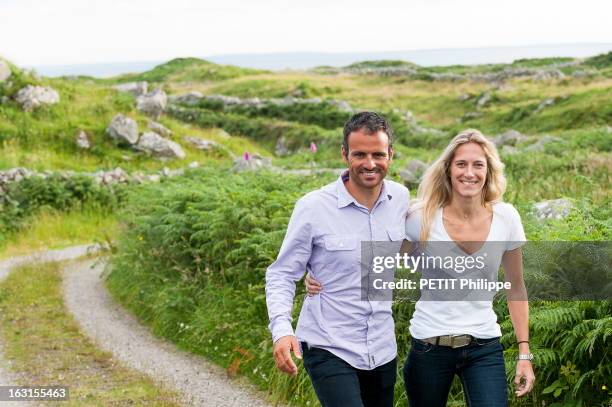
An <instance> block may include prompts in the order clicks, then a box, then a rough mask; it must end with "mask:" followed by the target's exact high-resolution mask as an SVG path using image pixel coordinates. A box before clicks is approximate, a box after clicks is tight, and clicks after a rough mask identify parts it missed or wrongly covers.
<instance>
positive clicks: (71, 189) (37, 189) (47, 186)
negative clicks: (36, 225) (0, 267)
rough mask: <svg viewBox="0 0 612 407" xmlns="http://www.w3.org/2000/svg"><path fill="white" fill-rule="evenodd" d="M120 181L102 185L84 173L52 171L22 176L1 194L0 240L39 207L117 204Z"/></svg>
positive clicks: (121, 196)
mask: <svg viewBox="0 0 612 407" xmlns="http://www.w3.org/2000/svg"><path fill="white" fill-rule="evenodd" d="M125 196H126V189H125V187H124V186H123V185H114V186H103V185H98V184H96V183H95V182H94V180H93V178H91V177H86V176H80V175H78V176H73V177H69V178H66V177H62V176H60V175H57V174H55V175H51V176H49V177H48V178H46V179H43V178H41V177H30V178H25V179H23V180H21V181H19V182H13V183H11V184H8V187H6V192H5V194H4V195H0V242H1V241H3V240H4V239H5V238H6V235H7V234H9V233H11V232H15V231H17V230H19V228H20V227H21V226H22V225H23V223H24V221H25V220H26V219H27V218H28V217H30V216H32V215H33V214H35V213H36V211H38V210H39V209H41V208H52V209H57V210H65V211H68V210H70V209H74V208H80V207H83V206H86V205H96V206H100V207H103V208H110V209H113V208H117V207H119V205H120V204H121V203H122V202H123V201H124V200H125Z"/></svg>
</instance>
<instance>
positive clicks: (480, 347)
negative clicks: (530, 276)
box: [306, 130, 535, 407]
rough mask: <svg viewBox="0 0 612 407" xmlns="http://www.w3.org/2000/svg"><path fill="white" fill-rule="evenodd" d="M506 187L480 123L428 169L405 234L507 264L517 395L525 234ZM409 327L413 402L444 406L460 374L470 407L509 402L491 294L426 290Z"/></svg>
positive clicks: (522, 352) (522, 350)
mask: <svg viewBox="0 0 612 407" xmlns="http://www.w3.org/2000/svg"><path fill="white" fill-rule="evenodd" d="M505 186H506V181H505V178H504V175H503V164H502V163H501V161H500V159H499V155H498V153H497V150H496V148H495V145H494V144H493V143H492V142H491V141H489V140H488V139H487V138H486V137H484V136H483V135H482V134H481V133H480V132H479V131H477V130H466V131H463V132H461V133H459V134H458V135H457V136H455V138H453V140H452V141H451V142H450V144H449V145H448V147H447V148H446V149H445V151H444V152H443V153H442V155H441V156H440V157H439V158H438V159H437V160H436V161H435V162H434V164H433V165H432V166H431V167H430V168H429V169H428V170H427V172H426V173H425V175H424V177H423V182H422V183H421V185H420V186H419V189H418V193H417V197H418V198H417V203H416V204H415V205H413V206H412V208H411V210H410V211H409V214H408V216H407V218H406V234H407V239H408V240H410V241H421V242H436V241H442V242H450V241H453V242H454V244H455V245H456V247H457V248H458V249H460V250H461V251H462V253H464V254H465V255H466V256H476V255H478V254H481V255H482V254H484V253H485V252H486V254H485V258H486V267H487V269H488V270H494V271H495V272H496V271H497V270H498V269H499V266H500V263H503V266H504V271H505V274H506V279H507V280H508V281H509V282H510V284H511V288H510V289H509V290H508V298H509V300H508V309H509V312H510V318H511V320H512V324H513V326H514V332H515V335H516V338H517V343H518V347H519V359H520V360H518V361H517V367H516V375H515V380H514V383H515V385H516V395H517V396H519V397H520V396H523V395H525V394H527V393H528V392H529V391H531V389H532V387H533V382H534V380H535V376H534V373H533V369H532V366H531V359H532V357H533V356H532V355H531V354H530V353H529V327H528V318H529V309H528V303H527V301H526V295H525V285H524V282H523V275H522V274H523V267H522V254H521V249H520V246H521V245H522V244H523V243H524V241H525V234H524V231H523V227H522V224H521V220H520V216H519V214H518V212H517V211H516V209H514V207H512V205H510V204H507V203H504V202H502V195H503V193H504V190H505ZM478 242H480V243H478ZM501 242H503V243H501ZM434 246H435V243H433V244H429V243H428V244H427V245H426V246H425V247H432V248H433V247H434ZM487 255H488V256H487ZM306 286H307V289H308V292H309V293H310V294H316V293H318V292H319V291H320V285H318V283H317V282H316V281H315V280H312V279H310V276H308V278H307V281H306ZM434 297H435V296H434ZM410 333H411V336H412V346H411V350H410V353H409V355H408V357H407V359H406V364H405V366H404V382H405V385H406V391H407V393H408V398H409V401H410V406H411V407H437V406H445V405H446V402H447V399H448V393H449V391H450V387H451V384H452V381H453V378H454V376H455V375H458V376H459V378H460V379H461V382H462V385H463V390H464V395H465V398H466V402H467V404H468V406H470V407H496V406H507V405H508V395H507V386H506V373H505V367H504V358H503V348H502V346H501V344H500V343H499V338H500V336H501V330H500V327H499V324H497V317H496V315H495V313H494V311H493V307H492V301H491V300H490V299H487V300H480V298H478V299H476V300H470V301H466V300H461V301H452V302H449V301H440V300H436V299H435V298H434V299H432V298H431V297H426V295H425V294H424V293H422V296H421V298H420V299H419V301H418V302H417V304H416V308H415V312H414V314H413V317H412V319H411V321H410Z"/></svg>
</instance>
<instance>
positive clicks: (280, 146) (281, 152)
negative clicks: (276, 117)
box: [274, 137, 291, 157]
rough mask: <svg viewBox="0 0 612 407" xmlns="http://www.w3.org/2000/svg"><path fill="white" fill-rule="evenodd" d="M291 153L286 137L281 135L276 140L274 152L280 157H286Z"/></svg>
mask: <svg viewBox="0 0 612 407" xmlns="http://www.w3.org/2000/svg"><path fill="white" fill-rule="evenodd" d="M290 153H291V151H290V150H289V147H287V140H286V139H285V138H284V137H280V138H279V139H278V140H277V141H276V147H275V148H274V154H276V155H277V156H278V157H284V156H286V155H289V154H290Z"/></svg>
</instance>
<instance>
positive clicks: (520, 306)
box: [502, 247, 535, 397]
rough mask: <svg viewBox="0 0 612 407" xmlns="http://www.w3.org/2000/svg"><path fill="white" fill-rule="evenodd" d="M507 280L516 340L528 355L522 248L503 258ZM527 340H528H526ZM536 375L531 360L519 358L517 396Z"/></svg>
mask: <svg viewBox="0 0 612 407" xmlns="http://www.w3.org/2000/svg"><path fill="white" fill-rule="evenodd" d="M502 261H503V265H504V272H505V274H506V280H507V281H509V282H510V284H511V288H510V289H509V290H508V292H507V295H508V311H509V312H510V320H511V321H512V326H513V327H514V334H515V336H516V341H517V342H520V343H519V345H518V347H519V354H521V355H528V354H529V353H530V352H529V342H528V341H529V302H528V301H527V289H526V288H525V281H524V280H523V254H522V252H521V248H520V247H519V248H517V249H514V250H508V251H506V252H505V253H504V256H503V258H502ZM524 341H527V342H524ZM534 381H535V375H534V373H533V367H532V364H531V361H528V360H518V361H517V362H516V375H515V377H514V384H515V385H516V386H517V387H516V391H515V393H516V395H517V397H521V396H523V395H525V394H527V393H529V392H530V391H531V389H532V388H533V383H534Z"/></svg>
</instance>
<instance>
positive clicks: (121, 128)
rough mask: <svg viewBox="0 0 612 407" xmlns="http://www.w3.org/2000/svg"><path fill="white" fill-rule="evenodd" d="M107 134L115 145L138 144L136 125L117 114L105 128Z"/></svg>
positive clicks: (127, 118) (131, 120)
mask: <svg viewBox="0 0 612 407" xmlns="http://www.w3.org/2000/svg"><path fill="white" fill-rule="evenodd" d="M106 134H108V135H109V136H110V137H111V138H112V139H113V140H115V142H116V143H117V144H123V145H126V144H127V145H130V146H131V145H134V144H136V143H137V142H138V124H137V123H136V122H135V121H134V120H133V119H130V118H129V117H127V116H124V115H122V114H118V115H116V116H115V117H113V120H111V122H110V124H109V125H108V127H107V128H106Z"/></svg>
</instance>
